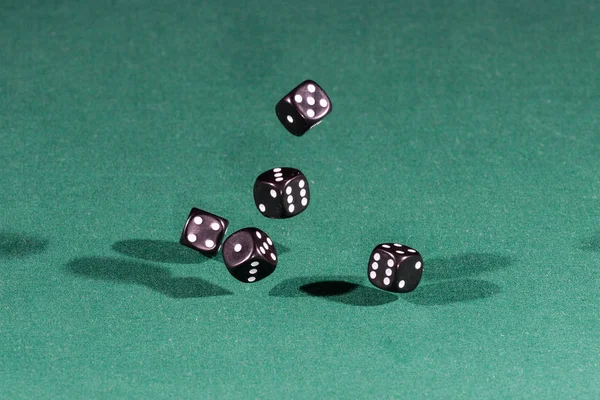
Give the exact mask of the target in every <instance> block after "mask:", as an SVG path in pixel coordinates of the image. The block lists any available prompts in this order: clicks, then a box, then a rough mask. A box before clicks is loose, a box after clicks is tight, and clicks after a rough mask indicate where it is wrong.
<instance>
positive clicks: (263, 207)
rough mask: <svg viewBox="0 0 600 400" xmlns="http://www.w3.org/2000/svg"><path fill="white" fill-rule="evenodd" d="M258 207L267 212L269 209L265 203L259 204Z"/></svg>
mask: <svg viewBox="0 0 600 400" xmlns="http://www.w3.org/2000/svg"><path fill="white" fill-rule="evenodd" d="M258 209H259V210H260V212H265V211H266V210H267V207H265V205H264V204H259V205H258Z"/></svg>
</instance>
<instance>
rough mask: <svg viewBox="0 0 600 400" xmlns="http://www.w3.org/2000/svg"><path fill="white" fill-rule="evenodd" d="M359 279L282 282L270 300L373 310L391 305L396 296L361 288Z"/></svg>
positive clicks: (338, 277) (319, 278)
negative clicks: (321, 302)
mask: <svg viewBox="0 0 600 400" xmlns="http://www.w3.org/2000/svg"><path fill="white" fill-rule="evenodd" d="M360 281H361V278H360V277H358V276H335V277H334V276H311V277H298V278H292V279H287V280H284V281H282V282H280V283H278V284H277V285H275V286H274V287H273V288H272V289H271V290H270V291H269V296H275V297H304V296H309V297H319V298H323V299H325V300H329V301H335V302H337V303H343V304H347V305H351V306H362V307H373V306H381V305H384V304H388V303H392V302H394V301H396V300H398V296H396V295H394V294H393V293H390V292H384V291H382V290H378V289H375V288H374V287H373V288H371V287H367V286H363V285H361V284H359V283H357V282H360Z"/></svg>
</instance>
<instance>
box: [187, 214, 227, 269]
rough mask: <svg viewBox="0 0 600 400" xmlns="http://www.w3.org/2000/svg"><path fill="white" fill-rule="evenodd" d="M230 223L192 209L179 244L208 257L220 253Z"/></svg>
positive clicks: (216, 216)
mask: <svg viewBox="0 0 600 400" xmlns="http://www.w3.org/2000/svg"><path fill="white" fill-rule="evenodd" d="M228 226H229V221H227V220H226V219H225V218H222V217H219V216H218V215H214V214H211V213H209V212H207V211H204V210H200V209H199V208H192V211H190V215H189V216H188V219H187V221H186V223H185V226H184V227H183V232H182V233H181V238H180V239H179V243H181V244H182V245H184V246H187V247H190V248H192V249H194V250H198V251H199V252H200V253H202V254H204V255H205V256H208V257H213V256H215V255H216V254H217V252H218V251H219V248H220V247H221V242H222V241H223V236H224V235H225V233H226V232H227V227H228Z"/></svg>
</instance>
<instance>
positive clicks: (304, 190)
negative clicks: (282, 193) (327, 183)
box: [300, 189, 306, 197]
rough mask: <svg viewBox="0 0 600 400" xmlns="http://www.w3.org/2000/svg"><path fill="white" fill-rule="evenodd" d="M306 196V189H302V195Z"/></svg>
mask: <svg viewBox="0 0 600 400" xmlns="http://www.w3.org/2000/svg"><path fill="white" fill-rule="evenodd" d="M304 196H306V189H302V190H300V197H304Z"/></svg>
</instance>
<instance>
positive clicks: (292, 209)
mask: <svg viewBox="0 0 600 400" xmlns="http://www.w3.org/2000/svg"><path fill="white" fill-rule="evenodd" d="M295 209H296V207H294V205H293V204H290V206H289V207H288V211H289V212H291V213H293V212H294V210H295Z"/></svg>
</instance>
